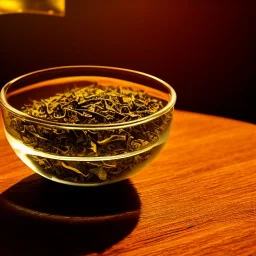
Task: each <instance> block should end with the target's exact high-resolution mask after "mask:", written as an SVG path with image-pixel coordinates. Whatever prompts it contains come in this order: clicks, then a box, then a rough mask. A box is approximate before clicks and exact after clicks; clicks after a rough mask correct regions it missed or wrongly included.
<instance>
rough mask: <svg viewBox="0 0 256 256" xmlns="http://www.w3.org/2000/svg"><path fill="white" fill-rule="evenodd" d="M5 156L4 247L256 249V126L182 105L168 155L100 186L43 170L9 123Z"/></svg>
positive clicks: (62, 251)
mask: <svg viewBox="0 0 256 256" xmlns="http://www.w3.org/2000/svg"><path fill="white" fill-rule="evenodd" d="M1 127H2V126H1ZM0 156H1V157H0V255H3V256H5V255H139V256H143V255H157V256H158V255H168V256H169V255H193V256H194V255H225V256H227V255H236V256H237V255H246V256H249V255H250V256H253V255H256V126H255V125H253V124H249V123H244V122H239V121H234V120H230V119H225V118H220V117H214V116H208V115H202V114H197V113H189V112H183V111H175V115H174V122H173V127H172V131H171V135H170V138H169V140H168V143H167V145H166V147H165V148H164V150H163V151H162V152H161V154H160V155H159V157H158V158H157V159H156V160H155V161H154V162H153V163H152V164H151V165H150V166H149V167H147V168H146V169H145V170H143V171H142V172H141V173H139V174H138V175H137V176H135V177H134V178H132V179H131V180H129V181H124V182H120V183H117V184H114V185H109V186H103V187H99V188H77V187H71V186H66V185H61V184H57V183H54V182H52V181H49V180H46V179H44V178H41V177H40V176H39V175H37V174H34V173H33V172H32V171H31V170H30V169H29V168H28V167H26V166H25V165H24V164H23V163H22V162H21V161H20V160H19V159H18V157H17V156H16V155H15V154H14V152H13V151H12V149H11V147H10V146H9V144H8V143H7V141H6V139H5V136H4V132H3V128H1V130H0Z"/></svg>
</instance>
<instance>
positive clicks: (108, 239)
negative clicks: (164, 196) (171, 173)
mask: <svg viewBox="0 0 256 256" xmlns="http://www.w3.org/2000/svg"><path fill="white" fill-rule="evenodd" d="M0 205H1V207H0V227H1V231H0V255H5V256H6V255H16V254H17V255H80V254H87V253H93V252H102V251H104V250H106V249H107V248H109V247H111V246H112V245H114V244H115V243H117V242H118V241H120V240H122V239H123V238H124V237H126V236H127V235H128V234H129V233H130V232H131V231H132V230H133V229H134V228H135V226H136V224H137V222H138V219H139V216H140V200H139V196H138V193H137V192H136V190H135V188H134V186H133V185H132V184H131V183H130V182H129V181H124V182H119V183H117V184H112V185H107V186H102V187H97V188H95V187H93V188H84V187H71V186H66V185H61V184H57V183H54V182H51V181H48V180H46V179H43V178H41V177H40V176H38V175H36V174H34V175H31V176H29V177H27V178H25V179H23V180H22V181H20V182H18V183H17V184H15V185H14V186H12V187H10V188H9V189H8V190H7V191H5V192H3V193H2V194H1V195H0Z"/></svg>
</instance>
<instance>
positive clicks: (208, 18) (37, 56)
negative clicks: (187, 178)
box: [0, 0, 256, 123]
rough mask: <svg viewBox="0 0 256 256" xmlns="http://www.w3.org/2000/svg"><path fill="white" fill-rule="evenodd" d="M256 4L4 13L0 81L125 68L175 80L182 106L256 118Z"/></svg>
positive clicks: (105, 1)
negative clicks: (61, 70)
mask: <svg viewBox="0 0 256 256" xmlns="http://www.w3.org/2000/svg"><path fill="white" fill-rule="evenodd" d="M255 8H256V5H255V1H247V0H244V1H243V0H241V1H235V0H233V1H231V0H230V1H228V0H206V1H200V0H190V1H184V0H179V1H172V0H169V1H163V0H158V1H150V0H112V1H111V0H80V1H78V0H69V1H67V5H66V9H67V11H66V16H65V17H64V18H60V17H49V16H39V15H37V16H34V15H22V14H21V15H20V14H19V15H17V14H16V15H1V16H0V67H1V72H0V85H1V86H3V85H4V84H5V83H6V82H7V81H8V80H10V79H12V78H14V77H16V76H18V75H21V74H24V73H26V72H29V71H34V70H37V69H41V68H46V67H52V66H59V65H71V64H83V65H86V64H95V65H108V66H118V67H123V68H130V69H135V70H139V71H144V72H147V73H150V74H152V75H155V76H158V77H159V78H162V79H164V80H166V81H167V82H169V83H170V84H171V85H172V86H173V87H174V88H175V90H176V91H177V94H178V101H177V105H176V106H177V108H178V109H185V110H189V111H197V112H203V113H208V114H215V115H221V116H226V117H231V118H235V119H240V120H244V121H249V122H253V123H256V114H255V110H254V109H253V107H254V108H255V104H254V102H253V101H254V98H255V94H253V86H254V85H253V82H252V79H250V78H251V77H252V75H253V71H254V70H253V64H252V53H253V43H252V34H253V27H254V26H253V24H252V18H253V15H254V14H255ZM254 50H255V49H254Z"/></svg>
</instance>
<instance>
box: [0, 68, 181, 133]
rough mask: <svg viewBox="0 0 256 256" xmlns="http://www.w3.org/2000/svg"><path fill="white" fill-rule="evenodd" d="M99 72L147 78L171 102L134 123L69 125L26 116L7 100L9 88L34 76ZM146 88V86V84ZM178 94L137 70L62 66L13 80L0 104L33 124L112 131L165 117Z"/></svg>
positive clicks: (156, 79) (4, 91)
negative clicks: (162, 89)
mask: <svg viewBox="0 0 256 256" xmlns="http://www.w3.org/2000/svg"><path fill="white" fill-rule="evenodd" d="M76 69H77V70H79V69H81V70H83V69H84V70H90V69H91V70H98V71H110V72H113V74H114V72H116V73H118V72H125V73H126V74H127V75H129V74H130V75H131V76H132V75H139V76H140V77H142V78H143V77H145V78H149V79H151V80H153V81H156V82H158V83H160V84H161V85H163V86H164V87H165V88H166V89H168V90H169V91H170V94H171V99H170V101H169V102H168V103H167V105H166V106H165V107H164V108H163V109H161V110H160V111H158V112H156V113H154V114H152V115H149V116H147V117H143V118H140V119H137V120H133V121H129V122H123V123H111V124H83V125H81V124H70V123H69V124H67V123H56V122H53V121H49V120H46V119H42V118H37V117H33V116H29V115H27V114H25V113H24V112H22V111H19V110H17V109H15V108H14V107H12V106H11V105H10V104H9V103H8V102H7V99H6V96H7V91H8V88H9V87H10V86H12V85H14V84H15V83H17V82H19V81H21V80H23V79H26V78H29V77H30V76H33V75H40V76H41V77H42V80H43V77H44V75H46V74H47V73H49V72H54V71H56V72H58V71H59V72H61V71H62V72H65V71H71V70H76ZM109 77H111V78H113V77H114V75H113V76H109ZM145 86H146V84H145ZM176 98H177V96H176V92H175V90H174V89H173V88H172V87H171V86H170V85H169V84H168V83H166V82H165V81H163V80H161V79H159V78H157V77H155V76H152V75H149V74H147V73H143V72H140V71H135V70H131V69H124V68H117V67H108V66H94V65H75V66H61V67H53V68H47V69H41V70H38V71H34V72H31V73H28V74H25V75H22V76H19V77H17V78H15V79H13V80H11V81H10V82H8V83H7V84H6V85H4V87H3V88H2V90H1V95H0V103H1V105H2V106H3V107H4V108H5V109H7V110H8V111H10V112H11V113H12V114H13V115H15V116H17V117H19V118H23V119H25V120H27V121H31V122H35V123H39V124H45V125H47V126H51V127H55V128H64V129H74V130H86V129H90V130H110V129H123V128H127V127H131V126H135V125H141V124H143V123H146V122H149V121H152V120H154V119H156V118H158V117H160V116H161V115H164V114H166V113H167V112H168V111H170V109H172V108H173V107H174V105H175V103H176Z"/></svg>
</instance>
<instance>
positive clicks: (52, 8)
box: [0, 0, 65, 16]
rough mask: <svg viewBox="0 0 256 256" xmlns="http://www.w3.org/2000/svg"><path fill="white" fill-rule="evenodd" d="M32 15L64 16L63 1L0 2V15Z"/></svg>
mask: <svg viewBox="0 0 256 256" xmlns="http://www.w3.org/2000/svg"><path fill="white" fill-rule="evenodd" d="M8 13H33V14H47V15H58V16H64V15H65V0H38V1H31V0H0V14H8Z"/></svg>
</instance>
